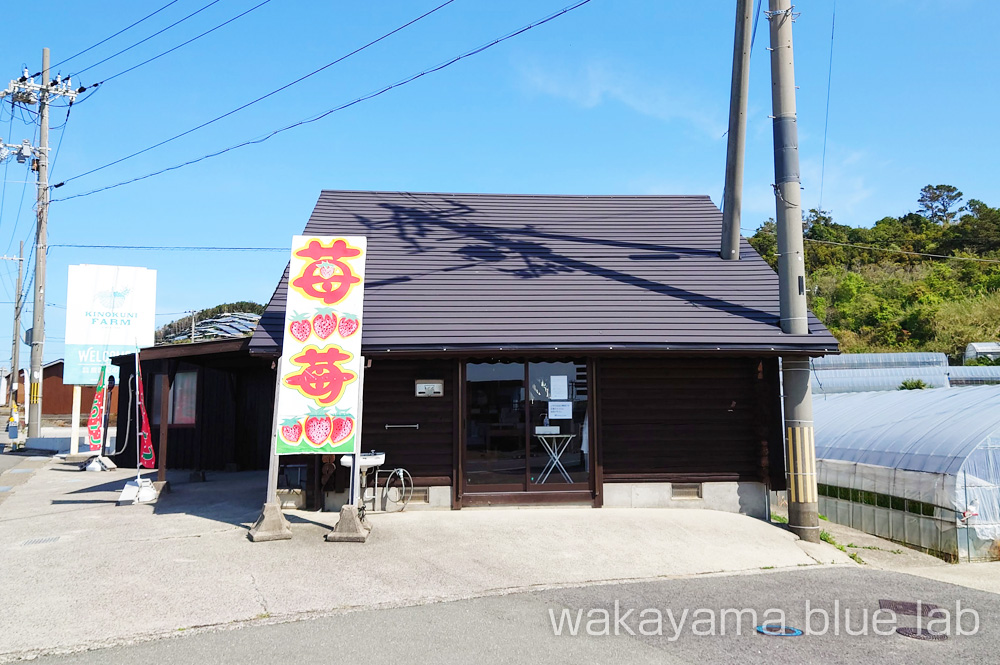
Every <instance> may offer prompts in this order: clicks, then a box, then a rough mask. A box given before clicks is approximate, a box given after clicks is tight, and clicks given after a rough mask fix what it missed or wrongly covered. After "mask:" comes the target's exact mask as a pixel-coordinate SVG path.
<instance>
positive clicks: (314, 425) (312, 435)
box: [306, 411, 332, 448]
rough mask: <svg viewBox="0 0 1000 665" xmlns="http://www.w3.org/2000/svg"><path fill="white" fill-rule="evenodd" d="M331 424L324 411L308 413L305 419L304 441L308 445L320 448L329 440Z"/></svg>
mask: <svg viewBox="0 0 1000 665" xmlns="http://www.w3.org/2000/svg"><path fill="white" fill-rule="evenodd" d="M331 426H332V423H331V422H330V416H328V415H327V414H326V412H325V411H310V412H309V417H308V418H306V441H307V442H308V443H309V445H311V446H314V447H316V448H321V447H322V446H323V444H325V443H326V440H327V439H328V438H330V429H331Z"/></svg>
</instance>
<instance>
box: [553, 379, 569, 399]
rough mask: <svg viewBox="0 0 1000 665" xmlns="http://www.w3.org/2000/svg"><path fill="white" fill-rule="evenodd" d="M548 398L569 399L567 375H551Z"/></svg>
mask: <svg viewBox="0 0 1000 665" xmlns="http://www.w3.org/2000/svg"><path fill="white" fill-rule="evenodd" d="M551 378H552V388H551V394H550V395H549V399H569V377H568V376H553V377H551Z"/></svg>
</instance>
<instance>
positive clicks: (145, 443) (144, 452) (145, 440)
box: [135, 368, 156, 469]
mask: <svg viewBox="0 0 1000 665" xmlns="http://www.w3.org/2000/svg"><path fill="white" fill-rule="evenodd" d="M137 369H138V368H137ZM135 383H136V386H137V388H138V392H139V395H138V399H139V464H140V465H141V466H143V467H145V468H147V469H155V468H156V455H155V454H154V453H153V439H152V436H151V435H150V433H149V416H148V415H146V398H145V396H144V395H143V391H142V370H141V369H139V370H138V374H137V379H136V382H135Z"/></svg>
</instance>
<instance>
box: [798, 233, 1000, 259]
mask: <svg viewBox="0 0 1000 665" xmlns="http://www.w3.org/2000/svg"><path fill="white" fill-rule="evenodd" d="M803 240H805V241H806V242H814V243H818V244H820V245H836V246H838V247H854V248H855V249H866V250H870V251H874V252H888V253H890V254H908V255H910V256H926V257H929V258H932V259H949V260H954V261H975V262H978V263H1000V259H981V258H978V257H974V256H947V255H945V254H927V253H925V252H909V251H906V250H904V249H889V248H886V247H871V246H868V245H854V244H851V243H849V242H834V241H832V240H814V239H813V238H803Z"/></svg>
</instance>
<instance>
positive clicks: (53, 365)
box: [7, 359, 118, 421]
mask: <svg viewBox="0 0 1000 665" xmlns="http://www.w3.org/2000/svg"><path fill="white" fill-rule="evenodd" d="M64 365H65V363H64V361H63V360H62V359H60V360H53V361H52V362H49V363H46V364H44V365H42V416H43V417H44V418H46V419H51V420H56V419H62V420H67V421H68V420H70V419H71V418H72V416H73V386H72V385H68V384H64V383H63V368H64ZM27 375H28V370H26V369H22V370H21V371H20V372H18V377H19V380H18V386H17V395H18V404H19V405H21V406H22V408H23V406H24V405H23V400H24V399H25V398H26V396H27V394H28V393H27V391H26V389H25V386H24V381H25V379H26V377H27ZM7 381H8V382H9V381H10V374H8V375H7ZM80 395H81V397H80V413H81V418H83V419H86V417H87V414H88V413H89V412H90V405H91V404H92V403H93V401H94V387H93V386H83V388H82V390H81V391H80ZM117 411H118V403H117V401H112V404H111V414H112V417H113V416H114V414H115V413H117Z"/></svg>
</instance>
